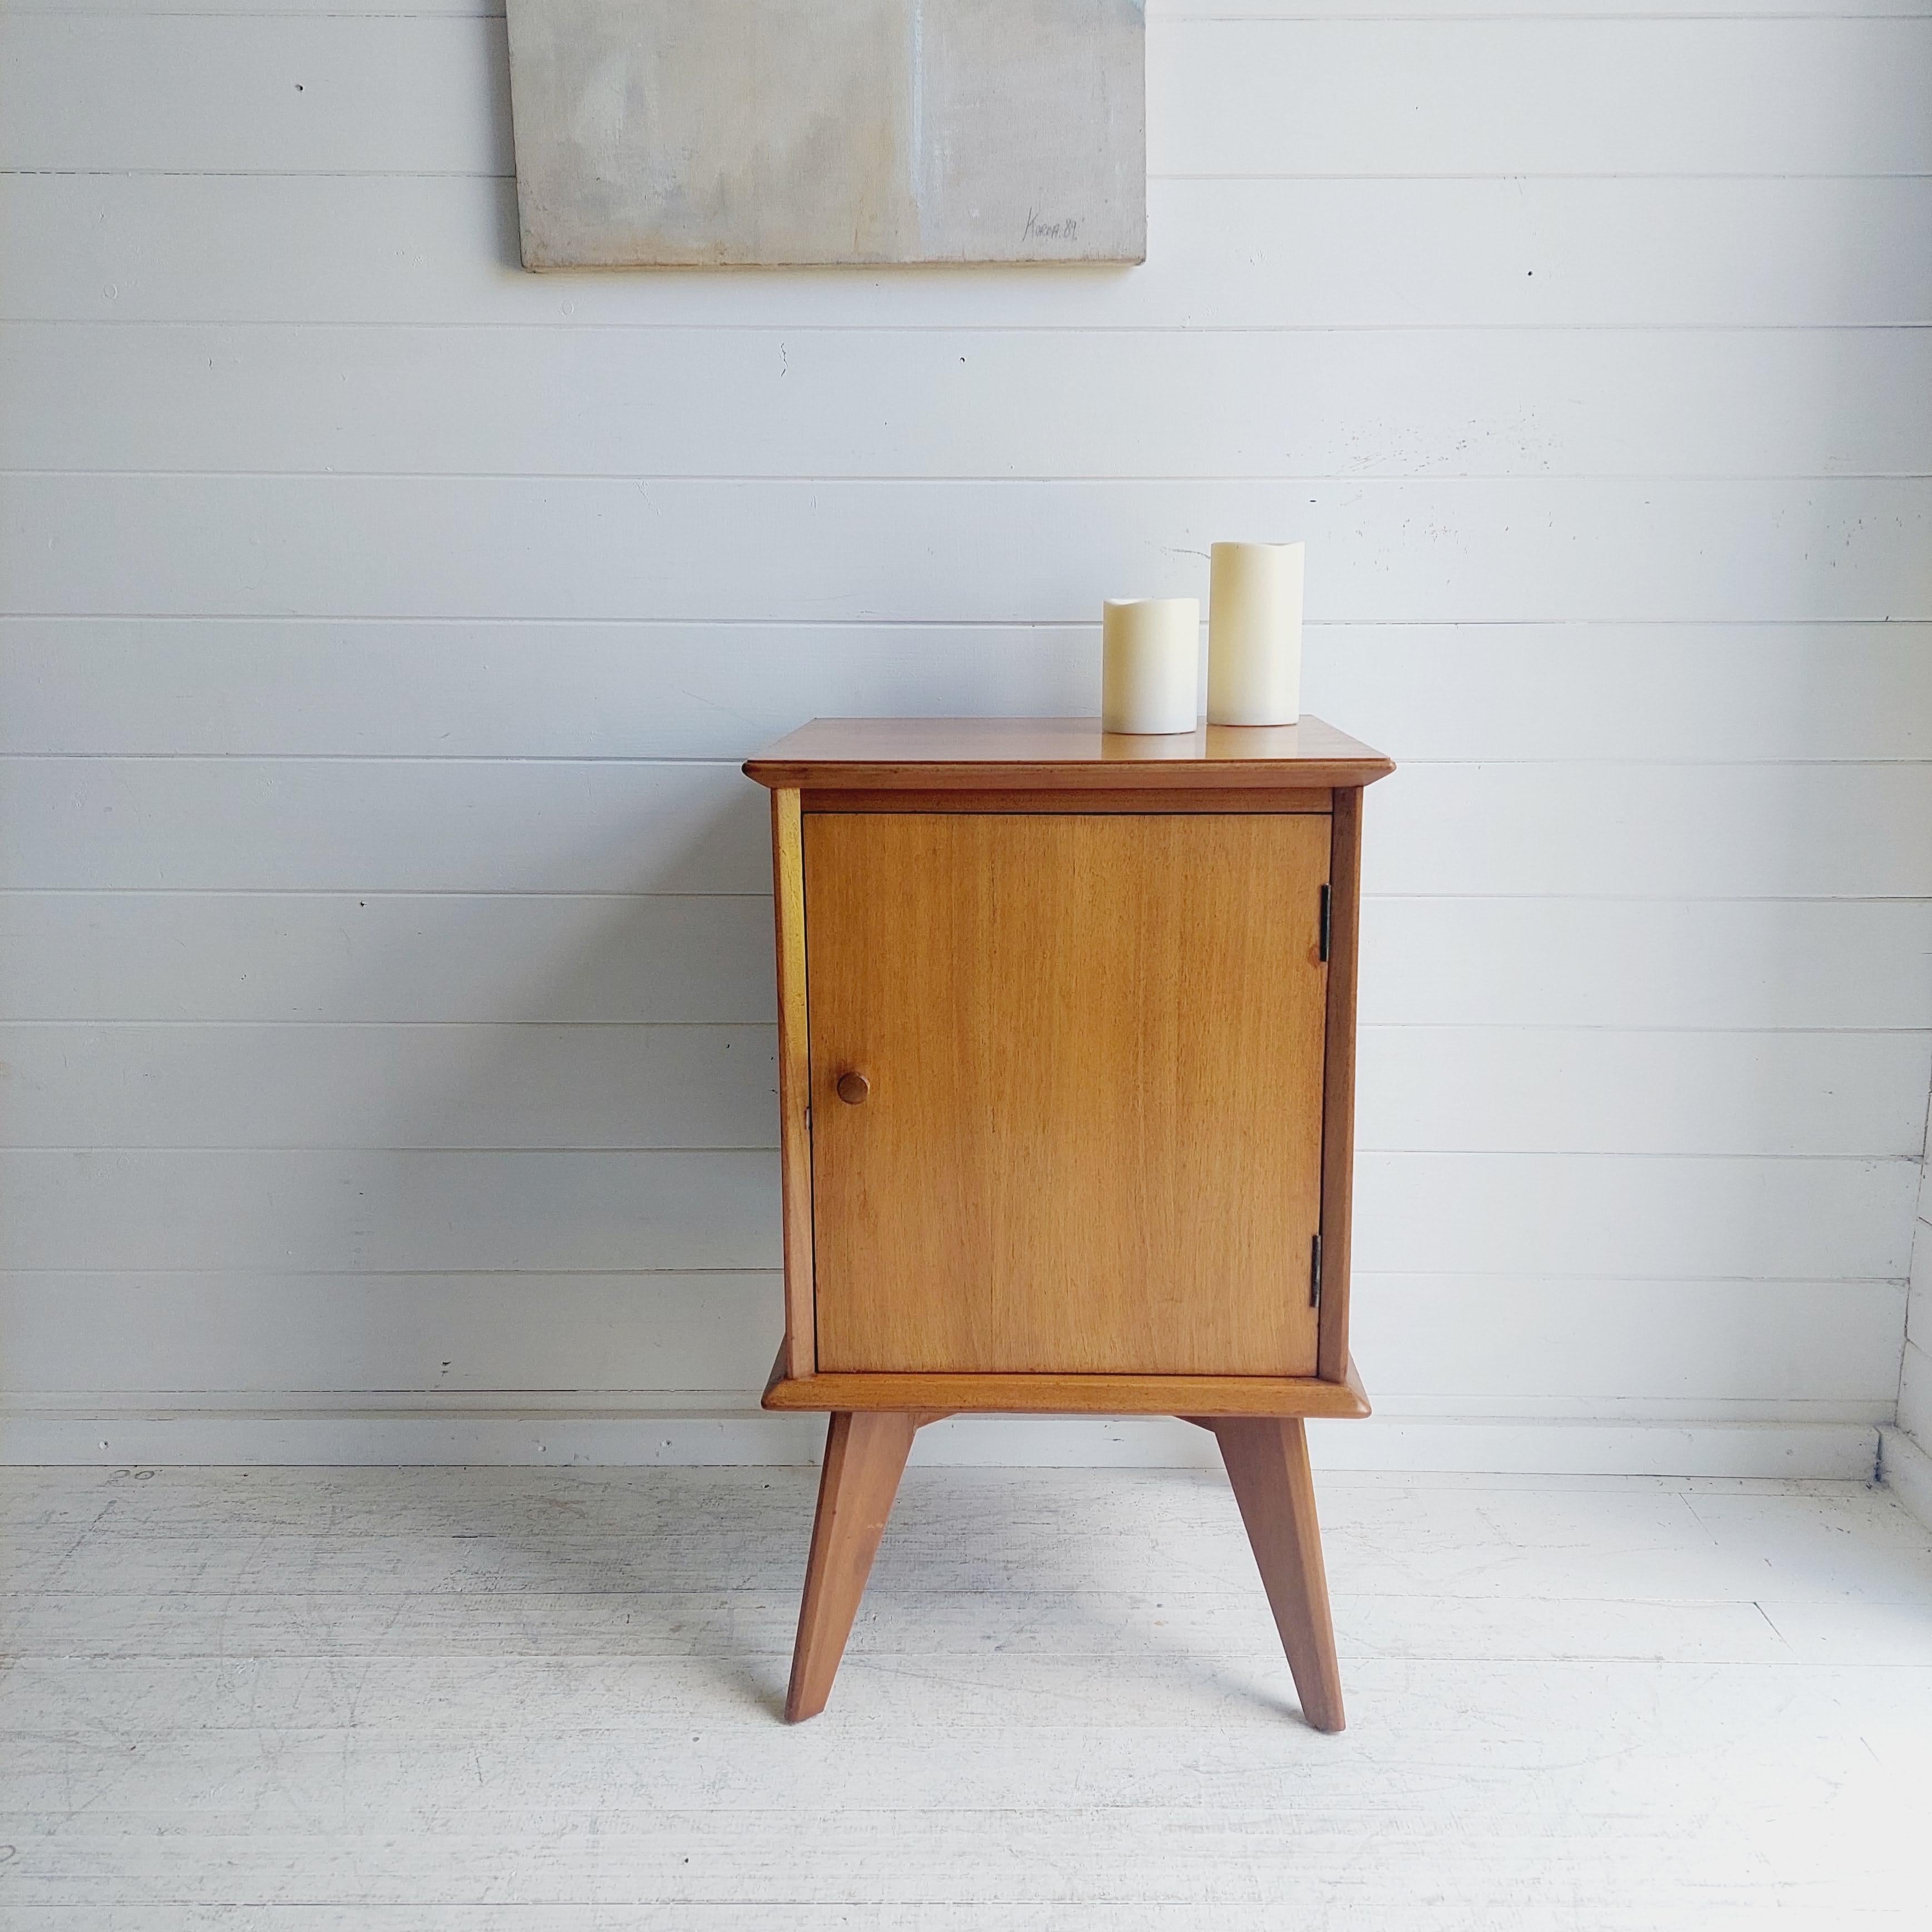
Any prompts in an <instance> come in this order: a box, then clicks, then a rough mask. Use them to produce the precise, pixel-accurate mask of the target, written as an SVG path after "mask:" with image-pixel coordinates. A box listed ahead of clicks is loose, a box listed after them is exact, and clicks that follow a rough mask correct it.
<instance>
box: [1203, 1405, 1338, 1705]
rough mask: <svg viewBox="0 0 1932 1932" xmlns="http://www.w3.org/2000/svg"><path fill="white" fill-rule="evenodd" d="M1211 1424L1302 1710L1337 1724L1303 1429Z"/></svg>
mask: <svg viewBox="0 0 1932 1932" xmlns="http://www.w3.org/2000/svg"><path fill="white" fill-rule="evenodd" d="M1211 1427H1213V1429H1214V1436H1215V1439H1216V1440H1217V1442H1219V1443H1220V1445H1221V1460H1222V1461H1223V1463H1226V1465H1227V1466H1228V1481H1229V1482H1230V1483H1231V1484H1232V1485H1233V1486H1234V1491H1235V1501H1236V1502H1238V1503H1239V1504H1240V1505H1241V1520H1242V1522H1243V1523H1245V1524H1247V1530H1248V1541H1249V1542H1250V1543H1251V1544H1253V1546H1254V1552H1255V1562H1256V1563H1257V1564H1258V1565H1259V1566H1260V1568H1261V1573H1262V1585H1263V1586H1264V1587H1265V1589H1266V1590H1267V1592H1268V1607H1269V1608H1270V1609H1271V1610H1273V1611H1274V1621H1275V1628H1277V1630H1279V1631H1280V1632H1281V1647H1282V1649H1283V1650H1285V1651H1286V1652H1287V1653H1288V1667H1289V1670H1292V1672H1293V1673H1295V1691H1296V1693H1297V1694H1298V1696H1299V1697H1301V1715H1303V1716H1304V1718H1307V1720H1308V1721H1309V1723H1310V1724H1312V1725H1313V1726H1314V1727H1315V1728H1316V1730H1318V1731H1339V1730H1340V1729H1341V1728H1342V1727H1343V1724H1344V1723H1345V1722H1346V1720H1345V1719H1344V1718H1343V1715H1342V1671H1341V1667H1340V1664H1338V1663H1337V1661H1336V1657H1335V1631H1334V1625H1332V1624H1331V1622H1329V1619H1328V1572H1327V1571H1325V1569H1324V1568H1323V1567H1322V1531H1321V1527H1320V1526H1319V1524H1318V1523H1316V1520H1315V1481H1314V1478H1313V1476H1311V1475H1310V1473H1309V1469H1308V1431H1307V1428H1306V1427H1305V1426H1304V1424H1301V1423H1300V1422H1298V1421H1294V1420H1292V1419H1290V1418H1286V1417H1280V1416H1260V1415H1255V1416H1250V1415H1241V1416H1217V1418H1215V1419H1214V1422H1213V1424H1211Z"/></svg>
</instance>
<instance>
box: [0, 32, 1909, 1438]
mask: <svg viewBox="0 0 1932 1932" xmlns="http://www.w3.org/2000/svg"><path fill="white" fill-rule="evenodd" d="M1151 16H1152V17H1151V20H1150V23H1149V28H1148V63H1149V157H1150V162H1149V164H1150V168H1151V177H1152V178H1151V181H1150V183H1149V228H1150V244H1149V260H1148V264H1147V266H1145V268H1142V269H1136V270H1133V271H1131V272H1113V271H1103V272H1094V271H1079V272H1065V273H1061V272H1023V271H996V272H967V273H949V274H929V273H925V272H907V273H901V274H880V273H860V274H852V275H839V274H832V273H817V272H807V273H788V274H782V275H760V274H752V273H746V274H734V275H713V276H706V275H685V274H665V275H603V276H585V277H575V276H562V277H544V278H537V277H530V276H526V275H523V274H521V273H520V272H519V271H518V269H517V266H516V258H515V242H514V184H513V181H511V178H510V173H511V151H510V145H509V136H508V109H507V98H508V90H507V74H506V68H505V58H504V52H503V26H502V20H501V17H500V7H492V6H491V5H489V4H488V0H400V4H395V0H383V4H382V5H380V6H379V5H376V4H375V0H348V4H345V5H341V6H338V7H332V9H330V10H328V11H327V12H326V13H325V12H320V11H316V10H303V9H302V8H299V7H294V6H292V5H275V4H274V0H194V4H193V5H191V6H190V5H189V4H188V3H187V0H180V4H178V5H175V4H174V0H150V4H140V0H120V4H118V5H116V4H113V0H108V4H105V5H104V4H101V0H0V245H3V246H4V251H5V252H4V256H3V257H0V259H4V260H5V261H6V262H7V272H6V273H5V275H4V276H0V888H4V889H0V1067H4V1072H0V1082H4V1085H0V1190H4V1199H5V1213H4V1214H0V1454H4V1455H5V1456H7V1457H13V1458H15V1459H17V1460H36V1459H52V1460H61V1459H74V1460H112V1461H115V1462H126V1461H129V1460H187V1461H193V1460H209V1459H218V1460H230V1459H233V1460H249V1459H251V1458H258V1459H272V1458H276V1457H295V1458H299V1459H308V1460H344V1461H353V1460H378V1461H380V1460H392V1459H394V1460H434V1459H436V1458H438V1457H466V1458H469V1459H471V1460H524V1459H527V1460H568V1459H570V1458H571V1457H578V1458H586V1457H589V1458H597V1457H603V1458H610V1459H614V1460H640V1461H643V1460H678V1459H679V1458H688V1459H690V1460H718V1459H720V1458H721V1457H734V1456H737V1457H754V1458H755V1457H760V1456H770V1457H791V1456H796V1455H798V1454H803V1453H806V1451H807V1449H808V1442H809V1437H808V1434H807V1433H803V1432H802V1431H801V1430H800V1429H799V1427H798V1426H797V1425H796V1424H779V1423H776V1422H772V1423H764V1422H760V1421H757V1420H755V1419H754V1418H755V1390H756V1388H757V1385H758V1384H759V1382H760V1379H761V1378H762V1376H763V1370H764V1369H765V1367H766V1364H767V1363H768V1362H769V1357H770V1352H771V1349H772V1344H773V1342H774V1340H775V1336H776V1333H777V1328H778V1281H777V1276H776V1273H775V1268H776V1263H777V1259H778V1229H777V1214H776V1192H775V1190H776V1181H775V1156H774V1153H773V1150H772V1141H773V1138H774V1133H773V1130H774V1120H773V1114H774V1104H775V1103H774V1097H773V1091H772V1088H773V1073H772V1056H773V1041H772V1031H771V1022H772V991H771V984H770V964H769V948H770V922H769V902H768V883H767V882H768V877H769V866H768V861H767V859H766V852H765V845H764V840H765V835H766V834H765V826H764V822H763V814H762V809H761V808H762V798H761V795H760V794H758V793H756V792H755V791H754V790H753V788H751V787H750V786H748V784H746V783H745V781H744V780H743V779H742V778H741V777H740V776H739V774H738V773H737V771H736V764H737V762H738V760H740V759H742V757H745V756H746V755H747V754H748V753H750V752H751V751H753V750H754V749H755V748H757V746H758V745H760V743H761V742H763V741H765V740H766V739H769V737H771V736H774V735H775V734H777V733H779V732H781V731H782V730H786V729H787V728H789V727H790V726H791V725H792V724H795V723H796V722H798V721H799V720H801V719H802V718H805V717H808V716H810V715H814V713H836V712H944V711H949V710H957V711H989V712H1028V711H1053V710H1067V709H1091V708H1092V707H1093V706H1094V703H1095V700H1096V699H1097V685H1098V676H1097V635H1096V626H1095V625H1094V621H1093V619H1094V613H1095V612H1096V610H1097V603H1098V600H1099V598H1100V597H1101V596H1102V595H1104V594H1125V593H1128V592H1133V591H1135V590H1141V591H1145V592H1163V591H1171V592H1193V591H1196V590H1202V591H1205V551H1206V549H1207V546H1208V544H1209V543H1210V542H1211V541H1212V540H1213V539H1214V538H1215V537H1217V536H1218V535H1233V534H1242V533H1256V534H1264V533H1265V534H1271V535H1274V534H1278V535H1284V536H1291V535H1292V536H1304V537H1306V538H1307V539H1308V541H1309V542H1310V558H1311V562H1310V633H1309V664H1308V685H1307V703H1308V706H1309V708H1310V709H1312V710H1315V711H1318V712H1321V713H1322V714H1323V715H1327V716H1328V717H1330V718H1332V719H1334V721H1336V722H1337V723H1338V724H1341V725H1343V727H1346V728H1347V729H1349V730H1353V731H1355V732H1356V733H1358V734H1360V735H1361V736H1364V737H1367V738H1369V739H1372V740H1373V741H1375V742H1378V743H1380V744H1382V745H1386V746H1387V748H1388V749H1389V750H1390V751H1391V752H1392V753H1393V754H1394V755H1395V757H1397V759H1398V760H1400V763H1401V766H1402V769H1401V771H1400V772H1399V774H1398V775H1397V777H1396V778H1394V779H1392V780H1391V781H1389V782H1388V783H1387V784H1385V785H1383V786H1382V787H1378V789H1377V790H1376V793H1374V794H1373V796H1372V798H1371V802H1370V812H1369V820H1368V847H1367V853H1368V856H1367V889H1368V893H1369V897H1368V901H1367V905H1366V907H1365V909H1364V929H1365V962H1364V984H1363V994H1362V1016H1363V1023H1364V1026H1363V1040H1362V1049H1363V1050H1362V1094H1361V1157H1360V1162H1359V1169H1358V1172H1359V1175H1360V1216H1361V1234H1360V1237H1359V1255H1358V1265H1359V1268H1360V1270H1361V1277H1360V1283H1359V1292H1358V1318H1357V1352H1358V1356H1359V1358H1360V1359H1361V1363H1362V1365H1363V1368H1364V1373H1365V1375H1366V1376H1367V1379H1368V1381H1369V1382H1370V1386H1371V1388H1372V1390H1373V1392H1374V1393H1375V1394H1376V1396H1377V1397H1378V1398H1379V1407H1380V1412H1381V1417H1382V1419H1381V1420H1379V1421H1376V1422H1375V1423H1372V1424H1367V1425H1362V1426H1361V1427H1358V1428H1354V1429H1351V1430H1342V1429H1336V1430H1331V1431H1328V1433H1326V1435H1325V1436H1324V1439H1323V1440H1322V1443H1321V1445H1319V1447H1320V1450H1321V1451H1322V1453H1324V1454H1325V1455H1326V1456H1327V1457H1328V1460H1330V1461H1331V1462H1339V1463H1347V1462H1350V1461H1355V1462H1358V1463H1367V1464H1376V1463H1382V1464H1384V1465H1386V1464H1388V1463H1391V1462H1395V1463H1404V1462H1406V1463H1438V1464H1441V1465H1442V1466H1451V1467H1458V1466H1460V1467H1478V1468H1520V1469H1589V1468H1595V1469H1606V1470H1646V1471H1655V1472H1676V1473H1687V1474H1688V1473H1698V1472H1715V1473H1730V1474H1776V1475H1855V1474H1864V1473H1868V1472H1869V1471H1870V1467H1871V1466H1872V1462H1873V1457H1874V1454H1875V1453H1876V1444H1877V1439H1878V1432H1879V1427H1880V1425H1881V1424H1888V1423H1890V1422H1891V1421H1892V1420H1893V1418H1894V1415H1897V1413H1898V1405H1899V1403H1900V1393H1899V1391H1900V1364H1901V1361H1903V1362H1904V1363H1905V1364H1906V1395H1905V1402H1906V1421H1907V1422H1908V1423H1909V1422H1911V1421H1912V1420H1913V1419H1914V1418H1918V1419H1919V1420H1920V1421H1921V1427H1932V1424H1928V1423H1924V1421H1923V1418H1924V1417H1925V1416H1926V1415H1928V1414H1932V1410H1928V1409H1927V1404H1928V1403H1932V1394H1928V1389H1932V1382H1928V1380H1927V1372H1926V1370H1925V1368H1924V1363H1925V1361H1927V1360H1932V1358H1928V1357H1926V1356H1925V1355H1924V1352H1923V1345H1924V1337H1922V1336H1921V1335H1918V1334H1915V1338H1914V1346H1913V1347H1912V1349H1908V1348H1907V1344H1906V1299H1907V1282H1908V1277H1909V1276H1910V1275H1911V1273H1912V1268H1913V1266H1914V1262H1913V1229H1914V1226H1915V1199H1916V1198H1917V1196H1918V1190H1919V1186H1920V1163H1921V1160H1922V1158H1923V1155H1924V1132H1925V1119H1926V1108H1927V1088H1928V1084H1932V246H1928V245H1927V240H1926V237H1927V235H1928V234H1932V118H1928V117H1927V115H1926V113H1925V111H1924V104H1925V103H1926V101H1927V100H1928V99H1932V0H1876V3H1875V0H1858V4H1855V5H1854V4H1852V0H1844V4H1842V5H1838V6H1837V7H1832V6H1825V5H1818V4H1816V0H1699V4H1698V5H1697V6H1696V7H1694V8H1692V7H1688V6H1687V7H1685V8H1683V9H1682V10H1680V11H1679V12H1678V13H1674V14H1673V13H1670V12H1669V11H1668V10H1660V9H1659V8H1658V7H1656V6H1655V5H1654V4H1653V0H1543V4H1541V5H1537V4H1534V0H1532V5H1529V6H1527V7H1524V8H1523V9H1520V10H1517V11H1515V12H1513V13H1507V14H1505V13H1498V12H1496V11H1494V10H1484V9H1481V8H1479V7H1476V6H1475V5H1473V0H1409V4H1405V5H1403V6H1401V7H1396V8H1391V7H1388V6H1386V5H1380V4H1373V5H1372V4H1370V0H1295V4H1288V0H1283V4H1280V5H1270V4H1267V0H1155V4H1154V5H1153V6H1152V7H1151ZM1918 1227H1919V1247H1920V1250H1921V1253H1920V1259H1919V1261H1918V1268H1919V1270H1920V1271H1921V1274H1925V1273H1926V1272H1927V1270H1928V1268H1932V1261H1928V1259H1927V1256H1928V1254H1932V1240H1929V1239H1928V1229H1927V1223H1924V1222H1920V1223H1918ZM1927 1292H1932V1290H1927V1289H1921V1311H1922V1307H1923V1298H1924V1294H1925V1293H1927ZM1918 1326H1919V1327H1921V1328H1922V1327H1923V1326H1924V1322H1923V1321H1922V1320H1921V1322H1919V1324H1918ZM977 1432H978V1433H975V1430H974V1428H973V1427H964V1426H960V1425H953V1426H952V1427H951V1429H950V1433H947V1432H941V1433H938V1434H936V1435H935V1436H934V1437H933V1438H932V1441H931V1442H930V1443H929V1445H927V1446H926V1452H925V1453H927V1454H932V1455H935V1456H941V1457H957V1458H959V1459H960V1460H968V1461H972V1460H988V1459H989V1458H991V1459H992V1460H1024V1459H1025V1458H1027V1457H1038V1458H1040V1459H1042V1460H1052V1459H1056V1458H1058V1459H1070V1460H1081V1459H1082V1458H1084V1457H1094V1458H1095V1459H1097V1460H1122V1459H1128V1460H1132V1459H1134V1458H1136V1457H1142V1458H1151V1459H1154V1460H1160V1459H1162V1458H1167V1457H1172V1458H1174V1459H1175V1460H1181V1459H1184V1458H1187V1457H1193V1456H1196V1455H1198V1454H1199V1449H1198V1447H1197V1446H1196V1445H1194V1444H1193V1442H1191V1441H1187V1440H1184V1439H1183V1437H1184V1433H1182V1432H1178V1430H1163V1428H1161V1427H1160V1426H1157V1425H1148V1426H1145V1427H1142V1428H1139V1429H1136V1428H1133V1427H1122V1426H1119V1425H1085V1426H1082V1425H1052V1424H1042V1425H1036V1426H1026V1425H1000V1424H983V1425H978V1426H977ZM1888 1454H1889V1452H1888Z"/></svg>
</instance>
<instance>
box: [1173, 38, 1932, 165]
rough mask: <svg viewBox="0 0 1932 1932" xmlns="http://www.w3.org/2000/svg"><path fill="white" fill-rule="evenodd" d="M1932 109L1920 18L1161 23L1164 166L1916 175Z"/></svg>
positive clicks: (1930, 153)
mask: <svg viewBox="0 0 1932 1932" xmlns="http://www.w3.org/2000/svg"><path fill="white" fill-rule="evenodd" d="M1401 10H1403V9H1399V8H1394V7H1392V8H1391V11H1392V12H1395V11H1401ZM1499 10H1500V9H1499ZM1927 98H1932V32H1928V31H1927V23H1924V21H1921V20H1846V19H1832V18H1829V17H1826V18H1820V19H1814V20H1670V19H1660V18H1652V19H1649V20H1576V19H1573V20H1525V19H1523V18H1521V17H1517V18H1514V19H1509V18H1505V19H1501V20H1472V19H1464V20H1453V21H1442V22H1423V21H1416V20H1354V21H1322V20H1292V19H1284V20H1273V21H1265V22H1263V21H1252V20H1250V21H1237V20H1198V21H1196V22H1193V23H1190V24H1188V25H1187V26H1172V27H1169V26H1166V25H1165V24H1162V25H1151V26H1150V30H1149V32H1148V169H1149V171H1150V172H1152V173H1155V174H1167V173H1189V174H1235V175H1265V174H1298V175H1307V174H1422V175H1427V174H1486V173H1495V174H1506V175H1529V174H1551V173H1555V174H1595V173H1601V174H1622V173H1626V172H1634V173H1641V174H1702V173H1735V174H1752V173H1767V174H1806V173H1819V172H1823V173H1839V174H1853V173H1871V174H1889V173H1912V172H1916V171H1921V170H1923V169H1925V168H1926V167H1927V165H1928V163H1932V121H1928V118H1927V115H1926V114H1925V113H1924V104H1925V101H1927Z"/></svg>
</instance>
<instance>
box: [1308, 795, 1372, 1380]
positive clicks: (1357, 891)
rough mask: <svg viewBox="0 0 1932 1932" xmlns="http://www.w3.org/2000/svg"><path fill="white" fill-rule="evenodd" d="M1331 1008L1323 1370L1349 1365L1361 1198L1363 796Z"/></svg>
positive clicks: (1335, 899) (1348, 805) (1342, 891)
mask: <svg viewBox="0 0 1932 1932" xmlns="http://www.w3.org/2000/svg"><path fill="white" fill-rule="evenodd" d="M1329 841H1330V842H1329V848H1328V882H1329V883H1328V891H1329V903H1328V922H1329V950H1328V1013H1327V1018H1326V1028H1327V1032H1326V1036H1325V1043H1324V1046H1323V1051H1322V1307H1321V1311H1320V1312H1321V1322H1320V1340H1319V1346H1318V1351H1317V1354H1316V1373H1318V1374H1319V1375H1321V1376H1323V1377H1325V1379H1327V1380H1328V1381H1330V1382H1340V1380H1341V1379H1342V1378H1343V1375H1344V1374H1345V1373H1346V1371H1347V1368H1348V1364H1349V1259H1350V1255H1351V1253H1352V1246H1351V1240H1350V1230H1351V1229H1352V1226H1353V1224H1354V1215H1355V1003H1356V996H1357V984H1356V982H1357V963H1358V954H1359V950H1360V944H1361V931H1360V929H1361V871H1362V794H1361V791H1360V790H1359V789H1346V790H1337V792H1336V793H1335V810H1334V816H1333V817H1332V818H1331V820H1330V821H1329Z"/></svg>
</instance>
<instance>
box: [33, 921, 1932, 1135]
mask: <svg viewBox="0 0 1932 1932" xmlns="http://www.w3.org/2000/svg"><path fill="white" fill-rule="evenodd" d="M1544 963H1545V965H1546V967H1547V968H1550V969H1552V970H1553V971H1558V972H1560V971H1562V969H1563V965H1567V962H1561V963H1559V962H1557V961H1555V960H1551V959H1546V961H1545V962H1544ZM62 1031H65V1029H62ZM57 1050H58V1049H55V1048H52V1047H51V1046H43V1047H41V1048H40V1049H39V1051H40V1052H41V1053H42V1054H43V1055H52V1053H54V1052H56V1051H57ZM136 1058H137V1059H144V1058H145V1056H144V1055H138V1054H137V1055H136ZM1356 1078H1357V1082H1358V1086H1357V1091H1356V1115H1355V1121H1356V1127H1355V1133H1356V1140H1357V1143H1358V1145H1360V1146H1361V1147H1363V1148H1372V1149H1384V1148H1386V1149H1390V1150H1393V1151H1421V1150H1427V1149H1431V1148H1433V1149H1438V1150H1441V1151H1451V1150H1455V1151H1469V1152H1484V1151H1498V1152H1505V1153H1508V1152H1532V1153H1540V1152H1545V1151H1547V1152H1552V1153H1574V1154H1617V1153H1631V1154H1876V1155H1881V1156H1891V1157H1897V1158H1900V1159H1908V1158H1911V1157H1915V1156H1916V1155H1917V1154H1918V1151H1919V1149H1920V1146H1921V1142H1923V1139H1924V1129H1925V1094H1926V1091H1927V1086H1928V1085H1932V1035H1928V1034H1824V1033H1769V1034H1766V1033H1718V1034H1696V1033H1619V1032H1616V1031H1612V1030H1611V1029H1610V1028H1592V1029H1589V1030H1584V1031H1559V1030H1556V1029H1542V1030H1535V1031H1515V1030H1513V1029H1511V1028H1507V1027H1475V1028H1469V1027H1463V1028H1440V1027H1378V1026H1374V1025H1370V1026H1367V1027H1365V1028H1364V1029H1363V1030H1362V1033H1361V1040H1360V1044H1359V1047H1358V1054H1357V1060H1356Z"/></svg>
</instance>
